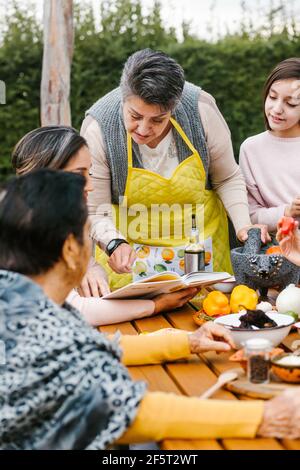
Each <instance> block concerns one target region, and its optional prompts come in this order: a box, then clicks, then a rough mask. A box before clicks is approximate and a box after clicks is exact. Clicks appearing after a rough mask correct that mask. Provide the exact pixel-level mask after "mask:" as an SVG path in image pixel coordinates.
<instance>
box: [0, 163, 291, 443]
mask: <svg viewBox="0 0 300 470" xmlns="http://www.w3.org/2000/svg"><path fill="white" fill-rule="evenodd" d="M84 186H85V179H84V177H82V176H81V175H74V174H71V173H65V172H56V171H51V170H39V171H36V172H33V173H32V174H29V175H26V176H21V177H19V178H17V179H15V180H13V181H12V182H10V183H9V184H8V185H7V187H6V188H5V189H4V190H3V191H2V192H1V193H0V338H1V340H2V341H4V344H5V347H6V364H4V365H2V366H0V449H104V448H106V447H107V446H109V445H111V444H112V443H114V442H116V441H118V442H123V443H128V442H137V441H143V440H146V441H147V440H149V439H152V440H160V439H163V438H168V437H169V438H191V439H193V438H200V437H203V438H209V437H220V438H221V437H253V436H254V435H255V434H256V433H257V434H259V435H264V436H278V437H290V438H292V437H299V436H300V424H299V423H300V419H299V410H300V406H299V405H300V396H299V394H298V395H292V396H291V397H289V399H288V400H287V399H285V397H278V398H276V399H275V400H273V401H270V402H268V403H267V404H263V403H261V402H256V401H253V402H237V401H232V400H229V401H228V400H227V401H217V400H212V401H207V400H199V399H197V398H188V397H181V396H175V395H172V394H165V393H159V392H156V393H148V392H146V386H145V384H143V383H141V382H133V381H132V379H131V378H130V376H129V374H128V372H127V370H126V368H125V367H124V366H123V365H122V364H121V363H120V357H121V349H120V348H119V345H118V341H117V338H115V339H114V340H112V341H111V340H109V339H108V338H107V337H106V336H105V335H103V334H100V333H99V332H97V331H96V330H93V329H92V328H91V327H90V326H89V325H88V324H87V323H86V322H85V321H84V320H83V318H82V316H81V315H80V314H79V313H78V312H77V311H76V310H75V309H73V308H72V307H70V305H68V304H66V303H65V298H66V296H67V294H68V292H69V291H70V290H71V289H72V288H73V287H74V285H76V284H77V283H78V282H79V281H80V280H81V278H82V276H83V275H84V273H85V270H86V267H87V264H88V260H89V257H90V250H91V246H90V239H89V228H90V227H89V221H88V219H87V208H86V203H85V199H84ZM215 327H217V325H215ZM216 332H217V334H218V336H221V337H223V340H224V341H225V342H226V341H227V342H228V343H229V344H230V340H229V339H228V338H227V336H226V334H223V332H222V331H221V330H219V331H217V330H215V333H216ZM208 333H210V336H211V337H212V336H213V333H214V328H211V329H210V331H209V330H207V331H206V347H207V344H208V340H209V339H210V337H209V335H208ZM193 336H194V335H193ZM204 336H205V335H204ZM178 337H180V333H179V336H178ZM176 341H178V340H177V339H176ZM194 341H197V337H194ZM203 342H204V343H205V341H203ZM198 343H199V344H200V341H199V342H198ZM199 344H198V347H199ZM202 348H203V346H202Z"/></svg>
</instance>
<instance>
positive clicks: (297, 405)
mask: <svg viewBox="0 0 300 470" xmlns="http://www.w3.org/2000/svg"><path fill="white" fill-rule="evenodd" d="M257 435H258V436H261V437H277V438H279V439H283V438H286V439H298V438H299V437H300V393H299V392H294V391H286V392H284V393H283V394H282V395H280V396H278V397H276V398H273V400H270V401H267V402H266V403H264V413H263V418H262V422H261V423H260V426H259V428H258V431H257Z"/></svg>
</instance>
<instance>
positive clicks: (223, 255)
mask: <svg viewBox="0 0 300 470" xmlns="http://www.w3.org/2000/svg"><path fill="white" fill-rule="evenodd" d="M81 133H82V135H83V136H84V137H85V138H86V140H87V142H88V144H89V148H90V150H91V153H92V156H93V164H92V181H93V185H94V192H93V193H92V194H91V195H90V197H89V211H90V216H91V221H92V229H91V232H92V237H93V239H94V240H95V242H96V243H97V245H98V247H99V248H101V249H102V250H103V251H101V250H100V251H98V253H97V259H98V260H99V261H100V262H102V263H103V264H105V263H106V261H108V265H109V267H110V268H111V271H110V283H111V287H113V288H115V287H117V286H120V285H122V284H124V283H127V282H130V281H131V280H132V275H133V276H134V278H135V279H141V278H143V277H146V276H148V275H151V274H153V273H155V272H157V271H159V272H161V271H166V270H171V271H176V272H178V273H180V274H182V273H183V270H184V263H183V259H182V256H183V248H184V246H185V245H186V242H187V238H188V234H189V232H190V227H191V220H192V214H195V216H196V220H197V224H198V226H199V228H200V236H201V239H202V243H203V244H204V248H205V252H206V265H207V266H206V269H207V270H214V271H231V263H230V254H229V241H228V227H227V214H226V212H227V213H228V215H229V217H230V218H231V220H232V222H233V225H234V227H235V230H236V233H237V237H238V238H239V240H241V241H244V240H245V239H246V238H247V231H248V230H249V228H250V227H251V221H250V218H249V211H248V203H247V193H246V187H245V184H244V181H243V178H242V176H241V173H240V170H239V168H238V165H237V164H236V162H235V160H234V155H233V150H232V144H231V139H230V132H229V129H228V127H227V125H226V123H225V121H224V119H223V117H222V115H221V114H220V112H219V110H218V108H217V106H216V103H215V100H214V99H213V97H212V96H211V95H209V94H208V93H206V92H204V91H203V90H202V89H201V88H199V87H197V86H195V85H193V84H191V83H189V82H187V81H185V78H184V72H183V69H182V67H181V66H180V65H179V64H178V63H177V62H176V61H175V60H174V59H172V58H171V57H169V56H168V55H166V54H164V53H163V52H160V51H153V50H151V49H144V50H141V51H137V52H135V53H134V54H132V55H131V56H130V57H129V58H128V60H127V62H126V63H125V66H124V69H123V73H122V77H121V82H120V87H118V88H116V89H115V90H113V91H111V92H110V93H108V94H107V95H105V96H104V97H102V98H100V99H99V100H98V101H97V102H96V103H95V104H94V105H93V106H92V107H91V108H90V109H89V110H88V111H87V113H86V117H85V120H84V122H83V124H82V129H81ZM260 227H261V228H262V229H263V230H262V239H263V241H266V239H268V234H267V232H266V229H265V227H264V226H260ZM104 252H106V254H105V253H104ZM107 256H108V260H107ZM116 273H117V274H116Z"/></svg>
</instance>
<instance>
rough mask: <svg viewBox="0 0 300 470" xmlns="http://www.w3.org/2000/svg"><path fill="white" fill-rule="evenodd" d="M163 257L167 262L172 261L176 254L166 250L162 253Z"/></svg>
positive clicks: (168, 249) (169, 249)
mask: <svg viewBox="0 0 300 470" xmlns="http://www.w3.org/2000/svg"><path fill="white" fill-rule="evenodd" d="M161 256H162V258H163V259H164V260H165V261H172V259H173V258H174V256H175V253H174V251H173V250H172V249H171V248H164V249H163V251H162V252H161Z"/></svg>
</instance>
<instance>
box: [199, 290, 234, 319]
mask: <svg viewBox="0 0 300 470" xmlns="http://www.w3.org/2000/svg"><path fill="white" fill-rule="evenodd" d="M203 310H204V312H205V313H207V315H210V316H216V315H226V314H227V313H230V306H229V301H228V298H227V297H226V295H225V294H223V293H222V292H220V291H218V290H213V291H212V292H210V293H209V294H208V296H207V297H206V298H205V299H204V301H203Z"/></svg>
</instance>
